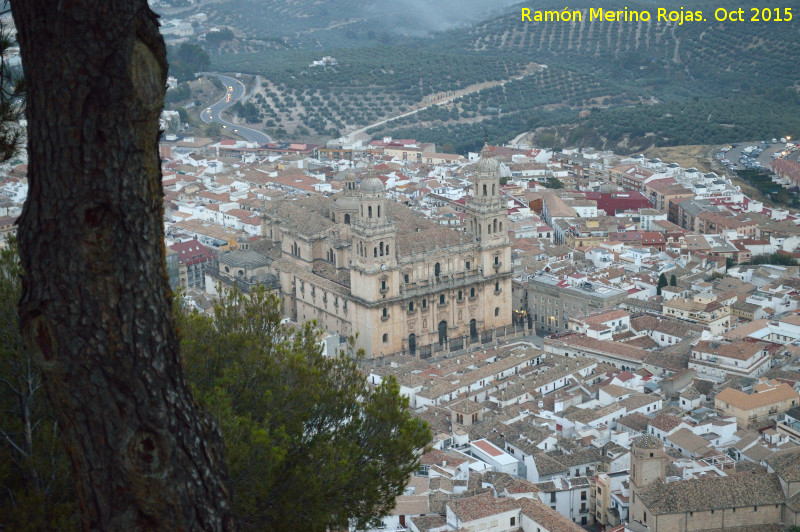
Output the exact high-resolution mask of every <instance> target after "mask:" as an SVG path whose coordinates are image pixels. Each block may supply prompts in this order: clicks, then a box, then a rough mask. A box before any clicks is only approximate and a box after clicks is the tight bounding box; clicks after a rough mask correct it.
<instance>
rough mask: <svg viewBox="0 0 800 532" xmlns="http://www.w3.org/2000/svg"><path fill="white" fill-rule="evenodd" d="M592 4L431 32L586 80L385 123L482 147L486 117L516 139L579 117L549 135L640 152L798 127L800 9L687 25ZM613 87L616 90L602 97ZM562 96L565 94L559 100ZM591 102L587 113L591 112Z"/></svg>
mask: <svg viewBox="0 0 800 532" xmlns="http://www.w3.org/2000/svg"><path fill="white" fill-rule="evenodd" d="M525 5H526V6H527V4H525ZM625 5H627V6H628V7H629V8H630V10H634V9H635V10H642V9H648V10H650V11H651V12H653V13H655V12H656V7H654V6H653V5H652V4H645V3H641V2H640V3H633V4H631V3H626V4H624V5H623V4H622V3H619V5H618V6H615V5H614V3H613V2H612V3H609V4H608V5H607V6H606V7H608V8H609V9H612V8H614V7H620V8H622V7H624V6H625ZM659 5H660V6H661V5H664V4H663V3H662V4H659ZM754 5H767V4H766V3H765V2H760V3H756V4H754ZM716 7H718V5H717V4H712V3H710V2H704V1H701V2H698V3H696V4H695V5H693V6H692V9H701V10H703V11H704V12H705V13H707V14H708V16H709V17H713V12H714V9H715V8H716ZM548 8H553V9H561V8H563V4H556V3H555V2H548V1H545V2H543V3H541V4H537V6H536V9H541V10H544V9H548ZM583 13H584V17H583V20H582V21H581V22H574V23H568V22H547V23H529V22H524V23H523V22H521V21H520V20H519V18H520V16H519V11H514V12H513V13H511V14H508V15H504V16H500V17H496V18H494V19H492V20H488V21H485V22H482V23H479V24H477V25H476V26H474V27H472V28H471V29H469V30H468V31H458V32H449V33H447V34H444V35H441V36H439V37H438V43H437V44H431V46H441V47H447V48H448V49H451V50H460V51H461V53H465V54H471V55H474V56H477V57H487V56H498V55H499V56H504V57H514V56H522V57H525V58H529V59H530V60H533V61H536V62H537V63H543V64H547V65H549V66H550V67H551V68H558V69H563V70H566V71H568V72H569V73H570V79H571V80H575V81H572V83H571V84H570V87H569V89H568V90H565V91H563V92H559V93H557V94H555V95H552V97H551V99H550V100H549V101H543V98H542V96H543V95H542V93H541V91H540V90H536V89H537V88H529V89H528V90H526V89H522V90H520V91H509V90H508V89H509V88H510V86H509V85H506V87H505V89H506V90H505V91H504V93H503V94H502V95H501V98H502V100H503V103H504V105H503V106H502V107H503V112H501V113H499V114H497V115H496V116H488V117H486V119H485V121H483V122H482V123H481V124H480V126H481V127H480V128H464V127H459V126H458V125H456V124H454V123H452V122H447V121H441V122H439V123H425V124H419V125H417V126H414V125H412V124H404V125H403V127H395V128H387V127H384V128H381V129H380V133H383V134H395V135H398V136H415V137H418V138H423V139H425V140H434V139H435V138H438V139H441V138H446V137H448V136H450V137H453V140H452V141H453V143H454V144H455V146H456V147H460V148H462V149H472V148H474V147H475V146H476V145H478V144H479V143H480V139H481V137H482V136H483V129H485V130H487V131H489V132H494V133H495V134H496V135H497V137H496V138H495V140H497V141H505V140H508V139H510V138H513V137H514V136H516V135H517V134H519V133H521V132H523V131H524V127H525V126H526V125H527V126H528V127H529V129H536V128H541V127H545V126H555V125H563V124H564V121H565V120H569V122H568V123H569V124H570V125H569V126H568V127H561V128H559V129H558V130H556V129H554V128H549V129H544V130H543V131H542V133H543V135H542V136H543V137H545V138H546V139H547V140H554V141H555V143H556V145H557V146H563V145H566V144H578V145H595V146H602V147H606V148H611V149H616V150H619V151H621V152H631V151H640V150H642V149H646V148H647V147H649V146H659V145H660V146H670V145H679V144H697V143H708V142H714V143H722V142H731V141H736V140H741V139H743V138H748V137H749V136H752V135H755V136H759V135H762V136H763V135H767V134H769V135H773V132H774V131H782V130H784V129H785V128H789V129H790V130H794V129H797V127H798V122H800V111H799V110H798V104H800V100H798V98H797V89H798V87H800V63H798V61H797V60H796V57H795V56H796V50H795V49H794V43H796V42H798V40H800V22H799V21H798V20H797V19H795V20H793V21H792V22H785V23H777V22H773V23H760V24H758V23H730V22H728V23H719V22H714V21H708V22H699V23H684V24H683V25H678V24H675V23H666V22H659V21H657V20H655V17H654V18H653V20H651V21H649V22H642V21H639V22H611V23H609V22H598V21H593V22H590V21H589V16H588V9H583ZM796 17H800V13H797V14H796ZM614 89H616V90H614ZM604 92H605V93H606V96H605V97H603V98H602V99H600V98H598V96H599V95H601V94H602V93H604ZM497 96H498V95H497V94H492V93H489V92H487V93H486V94H480V95H475V96H474V97H473V98H474V99H479V100H485V101H486V102H488V101H491V100H492V99H493V98H494V99H496V98H497ZM559 97H560V100H561V101H560V102H558V101H555V100H558V99H559ZM631 104H634V105H631ZM487 105H488V103H487ZM568 111H571V112H568ZM579 111H584V112H583V113H582V114H583V115H586V116H584V117H583V118H580V119H579V118H578V112H579ZM587 111H588V113H587ZM398 126H400V125H399V124H398Z"/></svg>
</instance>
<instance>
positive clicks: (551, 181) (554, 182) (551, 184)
mask: <svg viewBox="0 0 800 532" xmlns="http://www.w3.org/2000/svg"><path fill="white" fill-rule="evenodd" d="M544 186H545V187H547V188H564V183H562V182H561V180H560V179H558V178H557V177H548V178H547V181H545V182H544Z"/></svg>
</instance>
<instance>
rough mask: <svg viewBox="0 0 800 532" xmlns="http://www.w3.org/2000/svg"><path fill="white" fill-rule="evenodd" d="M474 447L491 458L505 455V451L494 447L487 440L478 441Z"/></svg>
mask: <svg viewBox="0 0 800 532" xmlns="http://www.w3.org/2000/svg"><path fill="white" fill-rule="evenodd" d="M472 445H474V446H475V447H477V448H478V449H480V450H481V451H483V452H485V453H486V454H488V455H489V456H500V455H501V454H503V451H501V450H500V449H498V448H497V447H495V446H494V445H492V444H491V443H489V442H488V441H486V440H478V441H474V442H472Z"/></svg>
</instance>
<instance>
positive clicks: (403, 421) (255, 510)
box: [178, 289, 431, 531]
mask: <svg viewBox="0 0 800 532" xmlns="http://www.w3.org/2000/svg"><path fill="white" fill-rule="evenodd" d="M178 316H179V318H178V319H179V324H180V331H181V338H182V343H181V352H182V356H183V360H184V367H185V370H186V374H187V379H188V381H189V382H190V384H191V386H192V390H193V393H194V395H195V397H196V398H197V399H198V400H199V401H200V403H201V404H202V405H203V406H204V407H205V408H206V409H208V410H209V411H210V412H211V414H212V415H213V417H214V418H215V420H216V422H217V423H218V424H219V426H220V428H221V430H222V434H223V437H224V440H225V444H226V447H227V449H226V454H227V461H228V469H229V472H230V474H231V477H232V480H233V488H234V507H235V511H236V513H237V515H238V518H239V520H240V526H241V527H242V528H243V529H245V530H312V531H313V530H321V531H322V530H326V529H330V528H339V529H342V528H346V527H347V526H348V525H350V524H353V525H355V526H357V527H364V526H366V525H367V524H369V523H371V522H374V521H375V519H376V518H378V517H380V516H383V515H386V514H387V513H388V511H389V510H390V509H391V508H392V507H393V505H394V500H395V497H396V496H397V495H400V494H402V492H403V489H404V487H405V485H406V483H407V481H408V477H409V476H410V475H411V473H412V472H413V471H415V470H416V468H417V467H418V451H419V450H420V449H422V448H424V447H425V445H427V444H428V443H429V442H430V438H431V435H430V431H429V429H428V428H427V426H426V425H425V423H424V422H422V421H420V420H418V419H416V418H414V417H413V416H412V415H411V412H410V411H409V410H408V408H407V406H408V401H407V399H406V398H404V397H402V396H401V395H400V394H399V386H398V384H397V383H396V381H395V380H394V379H391V378H390V379H386V380H384V382H383V383H382V384H381V385H379V386H377V387H370V386H368V385H367V383H366V378H365V377H364V375H363V374H362V373H361V372H360V371H359V369H358V367H357V363H356V360H355V359H353V358H350V357H347V356H345V355H340V356H338V357H335V358H326V357H324V356H322V353H321V347H320V344H319V339H320V334H319V332H318V330H317V329H316V328H315V327H314V324H313V323H306V324H304V325H302V326H301V327H299V328H297V329H295V328H291V327H289V326H287V325H285V324H281V308H280V300H279V298H278V296H277V295H275V294H272V293H269V292H266V291H264V290H263V289H262V290H259V291H256V292H254V293H253V294H252V295H250V296H248V295H246V294H243V293H241V292H239V291H235V290H234V291H231V292H230V293H228V294H227V295H224V296H223V297H222V298H221V299H220V302H219V304H218V305H217V306H216V307H215V317H214V318H209V317H204V316H200V315H199V314H185V313H182V312H178Z"/></svg>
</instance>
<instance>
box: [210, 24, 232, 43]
mask: <svg viewBox="0 0 800 532" xmlns="http://www.w3.org/2000/svg"><path fill="white" fill-rule="evenodd" d="M232 39H233V32H232V31H231V30H230V28H223V29H221V30H219V31H211V32H208V33H207V34H206V44H207V45H208V46H219V45H221V44H222V43H224V42H225V41H230V40H232Z"/></svg>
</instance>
